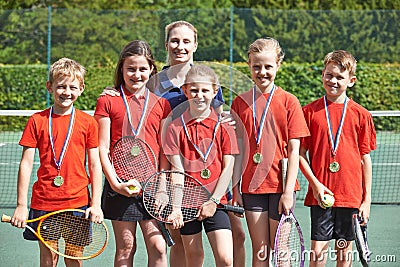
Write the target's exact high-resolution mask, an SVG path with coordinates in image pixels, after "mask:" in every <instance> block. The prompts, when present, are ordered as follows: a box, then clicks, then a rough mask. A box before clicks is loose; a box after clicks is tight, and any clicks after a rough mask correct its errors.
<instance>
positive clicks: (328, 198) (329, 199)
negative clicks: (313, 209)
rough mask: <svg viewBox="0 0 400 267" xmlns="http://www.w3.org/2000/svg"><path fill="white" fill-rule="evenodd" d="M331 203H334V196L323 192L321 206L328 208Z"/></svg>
mask: <svg viewBox="0 0 400 267" xmlns="http://www.w3.org/2000/svg"><path fill="white" fill-rule="evenodd" d="M333 203H335V198H334V197H333V196H332V195H329V194H324V196H323V197H322V206H324V207H325V208H330V207H332V206H333Z"/></svg>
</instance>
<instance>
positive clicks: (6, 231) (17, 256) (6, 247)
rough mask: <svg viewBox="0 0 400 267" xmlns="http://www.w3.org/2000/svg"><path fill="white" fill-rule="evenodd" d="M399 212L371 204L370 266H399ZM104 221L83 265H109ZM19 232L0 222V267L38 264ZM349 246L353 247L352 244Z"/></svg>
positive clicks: (34, 249)
mask: <svg viewBox="0 0 400 267" xmlns="http://www.w3.org/2000/svg"><path fill="white" fill-rule="evenodd" d="M12 212H13V209H0V213H1V214H3V213H4V214H7V215H12ZM399 213H400V206H394V205H391V206H384V205H382V206H381V205H373V206H372V210H371V214H372V218H371V221H370V223H369V226H368V240H369V245H370V249H371V250H372V252H373V254H372V256H371V257H372V260H373V263H372V264H371V266H385V267H392V266H393V267H395V266H400V251H399V249H398V247H399V245H400V241H399V240H400V216H399V215H398V214H399ZM295 215H296V217H297V219H298V220H299V221H300V225H301V227H302V230H303V234H304V239H305V247H306V250H308V249H309V247H310V241H309V239H310V218H309V209H308V208H306V207H304V206H303V204H302V202H298V203H297V207H296V210H295ZM242 222H243V226H244V227H245V229H246V223H245V220H244V219H243V220H242ZM106 224H107V226H108V229H109V231H110V240H109V244H108V246H107V248H106V249H105V251H104V252H103V253H102V254H101V255H99V256H98V257H96V258H94V259H90V260H86V261H85V262H84V266H93V267H99V266H113V261H114V251H115V243H114V237H113V233H112V227H111V224H110V222H109V221H106ZM22 231H23V230H22V229H17V228H14V227H11V226H9V225H7V224H5V223H2V224H0V240H1V242H0V259H1V262H0V266H21V267H25V266H29V267H31V266H32V267H36V266H39V249H38V245H37V243H36V242H31V241H25V240H24V239H23V237H22ZM137 238H138V248H137V252H136V255H135V265H136V266H146V264H147V255H146V249H145V245H144V241H143V237H142V235H141V231H140V229H139V228H138V231H137ZM203 244H204V251H205V262H204V266H205V267H208V266H214V259H213V255H212V251H211V247H210V246H209V244H208V241H207V238H206V236H203ZM245 245H246V252H247V255H246V266H251V243H250V238H249V236H248V233H247V239H246V243H245ZM331 248H332V249H333V242H331ZM353 248H354V249H355V245H354V243H353ZM354 255H355V254H354ZM328 258H331V255H329V254H328ZM58 266H65V265H64V263H63V260H62V259H61V260H60V262H59V264H58ZM305 266H308V262H306V265H305ZM326 266H328V267H330V266H335V264H334V263H333V262H332V261H329V260H328V264H327V265H326ZM353 266H361V264H360V263H359V262H358V261H357V258H356V259H355V261H354V264H353Z"/></svg>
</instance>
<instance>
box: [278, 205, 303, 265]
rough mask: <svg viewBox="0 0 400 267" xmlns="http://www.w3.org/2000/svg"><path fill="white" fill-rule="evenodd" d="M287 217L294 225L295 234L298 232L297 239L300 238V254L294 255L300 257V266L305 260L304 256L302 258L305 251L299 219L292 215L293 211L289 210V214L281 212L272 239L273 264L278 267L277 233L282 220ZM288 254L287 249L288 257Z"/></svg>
mask: <svg viewBox="0 0 400 267" xmlns="http://www.w3.org/2000/svg"><path fill="white" fill-rule="evenodd" d="M288 219H289V220H291V221H292V223H294V225H295V226H296V230H297V234H298V237H299V240H300V255H296V257H300V265H299V266H300V267H304V261H305V258H304V251H305V248H304V237H303V232H302V230H301V227H300V224H299V221H298V220H297V219H296V217H295V216H294V214H293V211H290V213H289V215H285V214H284V213H283V214H282V216H281V220H280V221H279V224H278V228H277V230H276V234H275V241H274V253H273V254H274V265H275V266H277V267H279V265H278V258H279V251H277V250H278V245H279V235H280V233H281V230H282V226H283V224H284V222H285V221H286V220H288ZM290 255H291V253H290V251H289V257H290ZM291 266H293V265H291Z"/></svg>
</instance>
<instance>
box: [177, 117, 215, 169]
mask: <svg viewBox="0 0 400 267" xmlns="http://www.w3.org/2000/svg"><path fill="white" fill-rule="evenodd" d="M220 117H221V116H220V115H219V114H218V121H217V124H216V125H215V127H214V131H213V137H212V141H211V143H210V145H209V146H208V148H207V150H206V153H203V152H202V151H201V150H200V148H199V147H198V146H197V145H196V144H195V143H194V142H193V141H192V139H191V138H190V135H189V131H188V128H187V126H186V124H185V121H184V119H183V115H181V121H182V125H183V130H184V131H185V135H186V136H187V138H188V140H189V142H190V143H191V144H192V145H193V146H194V148H195V149H196V151H197V153H199V155H200V157H201V158H202V159H203V162H204V163H206V162H207V158H208V156H209V155H210V152H211V148H212V146H213V145H214V140H215V136H216V134H217V130H218V127H219V125H220V124H221V120H220Z"/></svg>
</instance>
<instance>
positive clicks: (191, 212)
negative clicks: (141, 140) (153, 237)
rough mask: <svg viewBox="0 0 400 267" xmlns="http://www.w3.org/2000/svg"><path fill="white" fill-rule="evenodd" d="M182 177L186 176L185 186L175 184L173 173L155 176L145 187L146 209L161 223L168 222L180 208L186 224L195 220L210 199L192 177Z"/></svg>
mask: <svg viewBox="0 0 400 267" xmlns="http://www.w3.org/2000/svg"><path fill="white" fill-rule="evenodd" d="M172 175H173V173H172ZM181 176H184V181H183V184H181V183H179V184H176V183H174V182H173V178H171V173H167V174H166V176H164V175H154V176H153V177H152V178H150V179H149V181H147V183H146V185H145V188H144V192H145V193H144V194H143V200H144V202H145V206H146V209H147V211H148V212H149V213H150V214H151V215H152V216H154V217H155V218H158V219H159V220H160V221H164V222H168V217H169V216H170V215H171V214H172V213H173V211H174V210H175V209H177V208H180V211H181V212H182V217H183V221H184V222H187V221H191V220H194V219H195V218H196V216H197V213H198V210H199V208H200V207H201V205H202V204H203V203H204V202H206V201H207V200H208V199H209V195H208V193H207V192H206V191H205V190H204V187H203V186H202V185H201V184H199V183H198V182H197V181H195V180H193V179H192V178H191V177H188V176H186V175H183V174H182V175H181Z"/></svg>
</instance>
